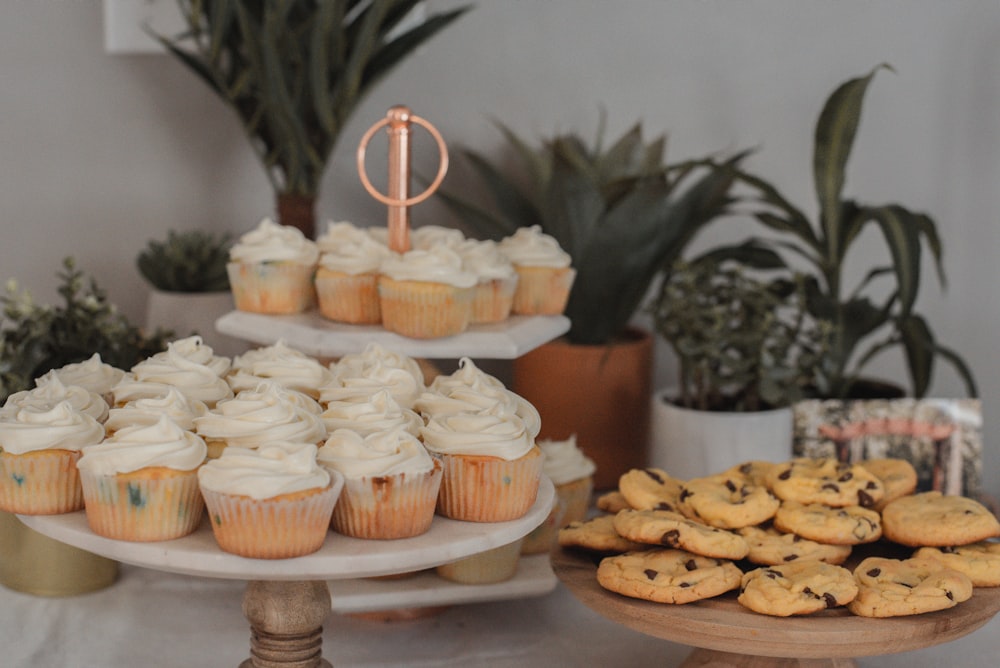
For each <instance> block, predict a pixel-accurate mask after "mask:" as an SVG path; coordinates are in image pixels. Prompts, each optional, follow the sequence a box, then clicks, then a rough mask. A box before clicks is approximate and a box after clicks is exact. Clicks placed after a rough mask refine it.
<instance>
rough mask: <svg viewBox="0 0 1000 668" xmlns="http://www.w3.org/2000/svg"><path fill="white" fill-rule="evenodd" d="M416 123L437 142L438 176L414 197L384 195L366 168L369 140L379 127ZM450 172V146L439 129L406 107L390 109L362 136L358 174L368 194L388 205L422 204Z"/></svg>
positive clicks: (359, 147) (359, 148) (359, 146)
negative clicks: (439, 158)
mask: <svg viewBox="0 0 1000 668" xmlns="http://www.w3.org/2000/svg"><path fill="white" fill-rule="evenodd" d="M409 123H416V124H417V125H419V126H420V127H422V128H424V129H425V130H427V132H429V133H430V135H431V136H432V137H433V138H434V141H435V142H437V146H438V151H439V152H440V155H441V163H440V166H439V167H438V171H437V176H435V177H434V181H432V182H431V184H430V185H429V186H428V187H427V189H426V190H424V191H423V192H422V193H420V194H419V195H414V196H413V197H407V198H405V199H392V198H391V197H388V196H386V195H383V194H382V193H380V192H379V191H378V190H376V189H375V186H373V185H372V183H371V181H370V180H369V179H368V172H367V171H366V170H365V153H366V151H367V149H368V142H370V141H371V139H372V137H373V136H374V135H375V133H376V132H378V130H379V129H381V128H383V127H385V126H388V125H390V124H392V125H398V124H409ZM447 173H448V147H447V146H446V145H445V143H444V138H443V137H442V136H441V133H439V132H438V131H437V128H435V127H434V126H433V125H431V124H430V123H428V122H427V121H426V120H424V119H423V118H421V117H419V116H417V115H415V114H412V113H410V112H409V110H408V109H406V108H405V107H394V108H393V109H391V110H390V111H389V114H388V115H386V117H385V118H383V119H382V120H380V121H379V122H378V123H376V124H375V125H373V126H371V127H370V128H368V131H367V132H365V134H364V135H363V136H362V137H361V142H360V144H359V145H358V174H359V175H360V176H361V184H362V185H363V186H364V187H365V190H367V191H368V194H369V195H371V196H372V197H374V198H375V199H376V200H378V201H379V202H381V203H382V204H385V205H387V206H393V207H402V206H413V205H415V204H420V203H421V202H423V201H424V200H426V199H427V198H428V197H430V196H431V195H433V194H434V191H436V190H437V189H438V186H440V185H441V182H442V181H443V180H444V176H445V174H447Z"/></svg>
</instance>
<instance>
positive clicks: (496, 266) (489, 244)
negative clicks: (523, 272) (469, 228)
mask: <svg viewBox="0 0 1000 668" xmlns="http://www.w3.org/2000/svg"><path fill="white" fill-rule="evenodd" d="M455 250H457V251H458V254H459V256H460V257H461V258H462V266H463V267H465V269H466V270H467V271H471V272H472V273H474V274H475V275H476V277H477V278H478V280H479V282H480V283H488V282H490V281H497V280H500V281H503V280H507V279H510V278H516V277H517V271H515V270H514V265H513V264H512V263H511V261H510V259H508V258H507V256H506V255H504V254H503V253H501V252H500V247H499V246H498V245H497V243H496V242H495V241H491V240H488V239H487V240H485V241H479V240H476V239H467V240H466V241H465V242H463V243H462V244H459V245H458V246H457V247H456V249H455Z"/></svg>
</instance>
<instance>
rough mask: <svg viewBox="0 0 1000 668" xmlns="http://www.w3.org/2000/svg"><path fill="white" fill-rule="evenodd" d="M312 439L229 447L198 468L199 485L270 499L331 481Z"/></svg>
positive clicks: (319, 486)
mask: <svg viewBox="0 0 1000 668" xmlns="http://www.w3.org/2000/svg"><path fill="white" fill-rule="evenodd" d="M316 451H317V447H316V445H314V444H313V443H299V442H288V441H277V442H273V443H268V444H266V445H262V446H261V447H259V448H256V449H250V448H236V447H229V448H226V449H225V450H223V451H222V456H221V457H219V458H218V459H210V460H208V461H207V462H206V463H205V464H204V465H203V466H202V467H201V468H200V469H198V483H199V484H200V485H201V487H202V488H204V489H207V490H210V491H212V492H218V493H221V494H233V495H239V496H249V497H251V498H253V499H258V500H260V499H270V498H273V497H275V496H280V495H282V494H293V493H295V492H302V491H305V490H310V489H325V488H326V487H328V486H329V485H330V481H331V476H330V473H329V472H328V471H327V470H326V469H324V468H323V467H322V466H320V465H319V464H318V463H317V462H316Z"/></svg>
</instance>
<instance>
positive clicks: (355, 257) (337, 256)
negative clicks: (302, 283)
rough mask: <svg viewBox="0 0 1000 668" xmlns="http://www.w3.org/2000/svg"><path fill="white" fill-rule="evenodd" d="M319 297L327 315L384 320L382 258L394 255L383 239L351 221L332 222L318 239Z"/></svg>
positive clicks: (335, 318)
mask: <svg viewBox="0 0 1000 668" xmlns="http://www.w3.org/2000/svg"><path fill="white" fill-rule="evenodd" d="M316 244H317V246H319V250H320V256H319V266H318V267H317V269H316V279H315V283H316V298H317V300H318V306H319V312H320V315H322V316H323V317H324V318H327V319H329V320H333V321H336V322H346V323H349V324H353V325H375V324H378V323H380V322H382V311H381V308H380V307H379V297H378V276H379V269H380V268H381V266H382V262H383V261H385V259H386V258H388V257H390V256H391V255H392V251H390V250H389V247H388V246H386V245H385V244H384V243H380V242H378V241H376V240H375V239H373V238H372V236H371V235H370V234H367V233H366V232H365V231H364V230H361V229H359V228H357V227H355V226H354V225H352V224H351V223H330V224H329V226H328V228H327V231H326V233H325V234H324V235H323V236H321V237H320V238H319V239H317V240H316Z"/></svg>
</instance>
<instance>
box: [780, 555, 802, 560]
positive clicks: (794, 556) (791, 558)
mask: <svg viewBox="0 0 1000 668" xmlns="http://www.w3.org/2000/svg"><path fill="white" fill-rule="evenodd" d="M798 558H799V555H797V554H790V555H788V556H787V557H785V558H784V559H783V561H795V560H796V559H798Z"/></svg>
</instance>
